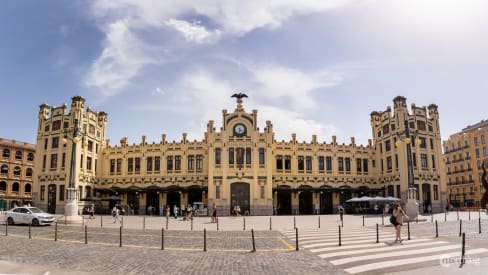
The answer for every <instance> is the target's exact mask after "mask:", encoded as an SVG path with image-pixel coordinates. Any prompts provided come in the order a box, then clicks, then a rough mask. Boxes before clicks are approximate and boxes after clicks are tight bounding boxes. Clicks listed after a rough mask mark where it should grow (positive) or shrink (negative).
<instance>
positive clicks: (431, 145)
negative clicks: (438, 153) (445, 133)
mask: <svg viewBox="0 0 488 275" xmlns="http://www.w3.org/2000/svg"><path fill="white" fill-rule="evenodd" d="M429 141H430V149H432V150H434V140H433V139H429Z"/></svg>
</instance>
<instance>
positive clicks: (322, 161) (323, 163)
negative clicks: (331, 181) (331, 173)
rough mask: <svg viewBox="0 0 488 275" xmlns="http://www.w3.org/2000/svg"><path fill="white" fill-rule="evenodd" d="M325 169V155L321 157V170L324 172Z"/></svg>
mask: <svg viewBox="0 0 488 275" xmlns="http://www.w3.org/2000/svg"><path fill="white" fill-rule="evenodd" d="M324 170H325V158H324V157H323V156H320V157H319V171H321V172H323V171H324Z"/></svg>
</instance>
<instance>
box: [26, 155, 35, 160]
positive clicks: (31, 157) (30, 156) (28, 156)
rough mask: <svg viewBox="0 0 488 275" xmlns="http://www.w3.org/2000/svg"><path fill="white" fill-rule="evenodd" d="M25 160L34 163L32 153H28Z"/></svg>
mask: <svg viewBox="0 0 488 275" xmlns="http://www.w3.org/2000/svg"><path fill="white" fill-rule="evenodd" d="M27 160H28V161H34V154H33V153H28V154H27Z"/></svg>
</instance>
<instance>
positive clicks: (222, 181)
mask: <svg viewBox="0 0 488 275" xmlns="http://www.w3.org/2000/svg"><path fill="white" fill-rule="evenodd" d="M84 102H85V100H84V99H83V98H81V97H73V99H72V104H71V110H70V112H69V113H68V110H67V109H66V105H63V106H61V107H52V108H49V106H47V105H45V104H43V105H41V106H40V113H39V127H38V137H37V145H36V150H37V155H38V161H37V163H36V165H37V166H36V175H37V176H36V182H35V186H36V187H35V196H34V198H35V203H36V204H37V205H39V206H40V207H44V208H46V209H47V210H49V211H50V212H56V213H62V211H63V205H64V201H65V192H66V188H67V186H68V179H69V169H68V168H66V167H69V165H70V157H68V156H69V153H70V152H71V149H70V146H71V145H72V143H71V142H68V143H67V146H60V145H57V146H55V147H54V148H53V144H56V142H57V139H59V140H61V139H62V138H63V135H64V134H65V132H66V133H70V132H71V131H72V129H73V125H74V124H73V123H74V121H75V119H77V120H78V121H79V123H80V127H81V128H82V129H83V131H82V137H81V138H82V139H83V142H78V143H77V144H76V146H79V147H77V148H78V150H77V154H76V163H77V165H76V167H77V168H76V177H75V178H76V186H77V188H79V189H78V190H79V194H80V197H81V199H82V201H80V207H81V206H82V205H84V204H91V201H84V199H85V198H88V199H92V200H93V199H94V198H93V197H95V198H96V199H94V200H97V201H96V203H97V204H98V205H99V207H100V208H101V209H105V210H106V211H108V209H109V208H110V207H112V206H113V205H114V204H116V203H117V204H120V205H122V206H124V207H127V208H128V210H131V211H134V212H135V213H140V214H142V213H146V210H147V209H148V207H149V206H152V207H154V208H155V210H156V213H158V212H159V211H160V209H161V210H162V209H163V207H164V206H166V205H170V206H171V207H173V206H174V205H177V206H178V207H180V206H181V205H185V204H193V203H195V202H203V203H204V204H206V205H208V206H211V205H212V204H214V203H215V205H216V206H217V209H218V213H219V215H230V214H231V211H232V208H233V207H234V206H235V205H236V204H238V205H239V206H240V208H241V213H243V214H249V215H271V214H273V212H276V213H278V214H312V213H317V212H320V213H333V212H335V211H336V209H337V205H338V204H340V203H343V202H345V201H346V200H348V199H350V198H352V197H356V196H363V195H369V196H376V195H380V196H381V195H385V196H387V195H391V196H397V197H400V198H402V200H404V201H405V200H406V190H407V174H408V169H407V161H406V160H407V157H406V149H405V148H406V146H404V144H399V147H398V148H397V147H395V145H394V144H395V143H396V141H400V140H403V139H402V134H403V135H404V132H405V124H404V122H405V121H407V125H408V127H410V128H409V129H411V132H412V133H415V135H416V137H417V138H418V139H419V140H420V141H421V144H420V145H418V146H414V147H413V148H412V156H413V157H414V160H415V161H414V162H413V171H414V181H415V187H417V188H418V190H419V191H420V192H419V197H418V199H419V201H420V202H422V204H425V205H431V206H432V207H433V209H434V210H439V209H442V208H443V207H444V205H445V202H446V194H445V182H446V181H445V173H444V165H443V162H442V159H441V158H442V147H441V139H440V131H439V117H438V113H437V106H436V105H430V106H429V107H428V108H426V107H421V108H420V107H416V106H415V105H413V104H412V108H411V112H409V111H408V109H407V106H406V99H405V98H403V97H396V98H395V99H394V110H393V111H392V110H391V108H390V107H388V108H387V109H386V111H383V112H373V113H371V126H372V133H373V139H372V140H369V142H368V144H367V145H358V144H356V143H355V139H354V138H351V141H350V143H349V144H339V143H338V142H337V141H336V137H335V136H333V137H332V140H331V142H323V143H319V142H318V141H317V136H315V135H314V136H312V137H311V140H310V141H307V142H304V141H303V142H300V141H297V140H296V135H295V134H294V133H292V134H291V139H290V140H288V141H277V140H275V138H274V131H273V124H272V122H271V121H266V125H265V126H264V128H263V129H260V128H259V126H258V123H257V121H258V111H257V110H252V111H251V112H247V111H246V110H245V109H244V106H243V101H242V99H241V98H238V99H237V104H236V108H235V109H234V110H233V111H232V112H228V111H227V110H223V111H222V118H221V122H220V123H218V124H217V125H216V123H215V122H214V121H213V120H211V121H209V122H208V124H207V130H206V132H205V133H203V139H202V140H194V141H190V140H188V139H187V135H186V134H185V133H183V134H182V137H181V140H179V141H167V140H166V135H164V134H163V135H162V136H161V140H160V141H157V142H148V141H147V140H146V137H145V136H143V137H142V138H141V141H140V142H138V143H137V144H134V143H133V144H130V143H129V141H128V140H127V138H122V139H121V140H120V143H119V144H117V145H112V144H110V141H108V140H107V141H105V128H106V125H107V114H105V113H104V112H94V111H92V110H90V109H87V110H86V111H85V110H84ZM57 121H60V122H57ZM55 123H56V125H58V124H59V125H62V127H58V126H56V127H53V125H54V124H55ZM83 144H85V146H83V147H82V145H83ZM90 144H91V145H90ZM53 160H54V164H53ZM98 199H101V201H98ZM117 199H120V201H118V200H117Z"/></svg>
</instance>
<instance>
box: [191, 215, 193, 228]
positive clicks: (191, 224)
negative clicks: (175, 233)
mask: <svg viewBox="0 0 488 275" xmlns="http://www.w3.org/2000/svg"><path fill="white" fill-rule="evenodd" d="M191 231H193V218H191Z"/></svg>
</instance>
